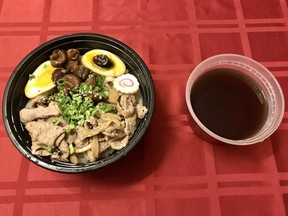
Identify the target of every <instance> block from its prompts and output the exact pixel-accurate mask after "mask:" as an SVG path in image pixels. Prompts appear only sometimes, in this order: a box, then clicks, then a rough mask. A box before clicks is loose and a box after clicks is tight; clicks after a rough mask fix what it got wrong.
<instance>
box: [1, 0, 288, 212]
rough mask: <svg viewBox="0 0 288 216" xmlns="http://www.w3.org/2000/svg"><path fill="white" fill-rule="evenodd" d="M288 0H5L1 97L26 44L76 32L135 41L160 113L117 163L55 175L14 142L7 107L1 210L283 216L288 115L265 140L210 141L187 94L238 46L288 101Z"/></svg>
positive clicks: (287, 198) (287, 193)
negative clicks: (199, 69) (196, 128)
mask: <svg viewBox="0 0 288 216" xmlns="http://www.w3.org/2000/svg"><path fill="white" fill-rule="evenodd" d="M287 4H288V1H287V0H286V1H285V0H252V1H251V0H194V1H193V0H176V1H172V0H95V1H92V0H61V1H60V0H59V1H57V0H0V94H1V97H2V96H3V92H4V88H5V85H6V82H7V80H8V77H9V76H10V74H11V73H12V71H13V69H14V67H15V66H16V65H17V64H18V62H19V61H20V60H21V59H22V58H23V57H24V56H25V55H26V54H27V53H28V52H30V51H31V50H32V49H33V48H35V47H37V46H38V45H40V44H41V43H43V42H45V41H47V40H49V39H52V38H55V37H56V36H60V35H64V34H69V33H76V32H95V33H101V34H106V35H109V36H112V37H115V38H117V39H119V40H121V41H123V42H125V43H127V44H128V45H129V46H130V47H132V48H133V49H134V50H135V51H136V52H137V53H138V54H139V55H140V56H141V57H142V58H143V60H144V61H145V62H146V64H147V66H148V67H149V69H150V71H151V74H152V77H153V79H154V83H155V88H156V107H155V115H154V118H153V120H152V122H151V126H150V128H149V130H148V132H147V134H146V135H145V137H144V138H143V140H142V141H141V143H139V145H137V146H136V148H135V149H133V150H132V151H131V152H129V154H128V155H127V156H126V157H124V158H123V159H121V160H120V161H119V162H117V163H116V164H113V165H110V166H109V167H107V168H104V169H100V170H98V171H94V172H89V173H85V174H77V175H69V174H59V173H55V172H52V171H48V170H45V169H43V168H40V167H38V166H36V165H34V164H33V163H30V162H29V161H28V160H27V159H26V158H24V157H23V156H22V155H20V153H19V152H18V151H17V150H16V149H15V148H14V146H13V145H12V143H11V141H10V140H9V138H8V136H7V134H6V132H5V129H4V125H3V119H2V115H1V120H2V121H1V123H0V136H1V143H0V170H1V171H0V215H3V216H9V215H13V216H18V215H25V216H31V215H42V216H45V215H47V216H51V215H70V216H72V215H81V216H84V215H85V216H86V215H96V216H98V215H99V216H100V215H101V216H112V215H113V216H114V215H117V216H122V215H133V216H134V215H135V216H175V215H181V216H188V215H201V216H203V215H204V216H218V215H224V216H226V215H227V216H230V215H249V216H255V215H261V216H262V215H269V216H270V215H277V216H278V215H283V216H284V215H286V212H287V213H288V160H287V155H288V154H287V153H288V113H287V111H286V112H285V115H284V119H283V121H282V123H281V125H280V127H279V129H278V130H277V131H276V132H275V133H274V134H273V135H272V136H271V137H270V138H268V139H267V140H265V141H264V142H262V143H260V144H256V145H252V146H246V147H238V146H230V145H225V144H212V143H208V142H206V141H204V140H202V139H200V138H198V137H197V136H196V135H195V134H194V132H193V130H192V128H191V125H190V123H189V113H188V109H187V108H186V104H185V100H184V90H185V84H186V81H187V78H188V76H189V74H190V72H191V71H192V70H193V68H194V67H195V66H196V65H197V64H199V63H200V62H201V61H202V60H204V59H206V58H207V57H210V56H212V55H215V54H220V53H235V54H241V55H245V56H248V57H252V58H253V59H255V60H257V61H259V62H260V63H262V64H263V65H265V66H266V67H267V68H268V69H270V70H271V72H272V73H273V74H274V75H275V77H276V78H277V80H278V81H279V83H280V85H281V86H282V88H283V92H284V95H285V96H286V97H287V94H288V52H287V50H288V26H287V23H288V8H287ZM287 101H288V100H287ZM287 107H288V106H287ZM286 110H287V108H286Z"/></svg>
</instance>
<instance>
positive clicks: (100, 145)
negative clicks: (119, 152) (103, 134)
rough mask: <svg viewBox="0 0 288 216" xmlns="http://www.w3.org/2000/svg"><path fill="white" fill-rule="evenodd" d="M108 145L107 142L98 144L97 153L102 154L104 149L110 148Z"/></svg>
mask: <svg viewBox="0 0 288 216" xmlns="http://www.w3.org/2000/svg"><path fill="white" fill-rule="evenodd" d="M110 146H111V145H110V143H109V142H108V141H107V140H105V141H104V140H103V141H101V142H99V152H100V153H102V152H104V151H105V150H106V149H108V148H109V147H110Z"/></svg>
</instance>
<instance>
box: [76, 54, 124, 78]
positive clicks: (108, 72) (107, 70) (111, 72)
mask: <svg viewBox="0 0 288 216" xmlns="http://www.w3.org/2000/svg"><path fill="white" fill-rule="evenodd" d="M98 55H105V56H107V57H108V59H109V61H110V63H111V66H110V67H101V66H99V65H97V64H96V63H95V62H94V60H93V59H94V57H95V56H98ZM82 64H83V65H84V66H85V67H87V68H89V69H90V70H92V71H93V72H95V73H97V74H100V75H102V76H109V77H118V76H120V75H122V74H124V73H125V72H126V66H125V64H124V62H123V61H122V60H121V59H120V58H119V57H118V56H116V55H115V54H113V53H111V52H109V51H107V50H102V49H93V50H90V51H88V52H86V53H85V54H84V55H83V56H82Z"/></svg>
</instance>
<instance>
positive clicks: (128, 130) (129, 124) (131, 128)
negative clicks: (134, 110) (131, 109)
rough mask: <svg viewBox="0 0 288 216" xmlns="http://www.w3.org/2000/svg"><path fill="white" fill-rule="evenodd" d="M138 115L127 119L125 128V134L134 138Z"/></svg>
mask: <svg viewBox="0 0 288 216" xmlns="http://www.w3.org/2000/svg"><path fill="white" fill-rule="evenodd" d="M136 119H137V115H136V114H134V115H133V116H131V117H129V118H125V128H124V132H125V134H126V135H128V136H132V135H133V134H134V132H135V130H136V128H137V123H136Z"/></svg>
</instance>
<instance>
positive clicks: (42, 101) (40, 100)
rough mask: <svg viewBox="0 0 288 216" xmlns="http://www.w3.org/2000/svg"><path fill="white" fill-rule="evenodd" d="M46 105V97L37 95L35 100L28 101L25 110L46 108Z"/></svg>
mask: <svg viewBox="0 0 288 216" xmlns="http://www.w3.org/2000/svg"><path fill="white" fill-rule="evenodd" d="M48 104H49V101H48V98H47V97H45V96H44V95H38V96H36V97H35V98H33V99H31V100H30V101H28V103H27V104H26V106H25V108H28V109H32V108H36V107H38V106H48Z"/></svg>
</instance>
